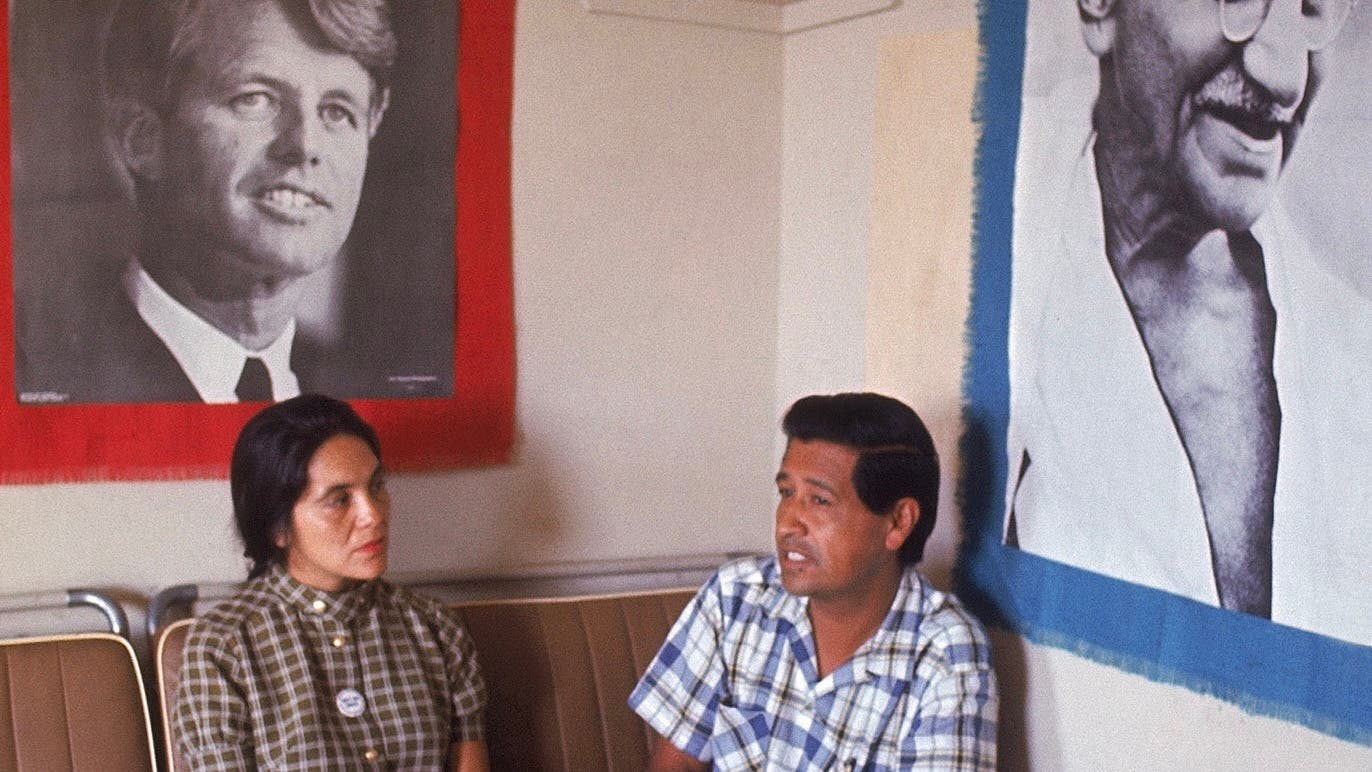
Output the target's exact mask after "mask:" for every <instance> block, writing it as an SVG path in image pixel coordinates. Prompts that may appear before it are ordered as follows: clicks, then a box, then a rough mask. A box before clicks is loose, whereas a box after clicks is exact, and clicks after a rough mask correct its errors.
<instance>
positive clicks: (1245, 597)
mask: <svg viewBox="0 0 1372 772" xmlns="http://www.w3.org/2000/svg"><path fill="white" fill-rule="evenodd" d="M1349 6H1350V3H1349V2H1348V0H1327V1H1325V2H1316V3H1310V2H1299V1H1298V0H1223V1H1221V0H1182V1H1181V2H1177V1H1176V0H1078V2H1077V10H1078V13H1079V16H1080V19H1081V23H1082V32H1083V37H1084V39H1085V42H1086V46H1087V48H1088V49H1089V50H1090V52H1091V53H1092V54H1094V55H1095V57H1097V59H1098V62H1099V79H1098V81H1097V83H1098V84H1099V85H1098V86H1096V87H1094V100H1092V101H1090V102H1078V105H1079V106H1080V107H1081V108H1085V110H1089V117H1088V116H1087V115H1086V114H1084V113H1083V114H1082V115H1081V119H1080V120H1081V124H1080V125H1081V126H1083V128H1086V127H1088V126H1089V128H1090V129H1091V133H1090V135H1089V136H1087V137H1085V138H1083V137H1082V136H1081V135H1076V134H1073V132H1071V131H1067V132H1064V131H1062V126H1063V125H1064V123H1066V124H1067V125H1071V123H1072V120H1073V119H1072V118H1071V117H1070V116H1071V115H1072V110H1073V108H1072V106H1071V104H1072V95H1071V90H1072V89H1073V88H1075V87H1076V84H1069V85H1068V86H1067V87H1065V88H1064V89H1062V90H1061V91H1060V92H1059V93H1058V94H1055V95H1053V97H1052V98H1051V99H1050V103H1049V104H1048V105H1042V106H1040V105H1032V104H1026V107H1025V112H1026V123H1025V138H1026V141H1024V142H1022V147H1024V148H1025V151H1024V152H1025V155H1024V156H1022V157H1021V160H1020V168H1019V176H1020V179H1021V180H1022V184H1021V187H1020V189H1019V190H1018V191H1017V193H1016V213H1017V214H1016V217H1017V220H1016V234H1015V289H1014V300H1013V308H1012V312H1011V313H1012V323H1011V326H1012V330H1013V332H1012V336H1013V340H1012V354H1011V362H1012V370H1013V375H1012V379H1013V381H1012V382H1013V384H1014V386H1013V388H1012V391H1013V396H1012V422H1011V427H1010V444H1009V462H1010V473H1009V490H1008V492H1007V511H1008V512H1009V515H1008V518H1007V527H1006V540H1007V542H1008V543H1010V544H1012V545H1013V544H1018V545H1019V546H1021V547H1023V548H1024V549H1027V550H1030V551H1033V552H1036V553H1039V554H1042V555H1044V556H1047V557H1050V558H1053V559H1056V560H1060V561H1063V562H1066V563H1070V564H1072V565H1075V566H1079V567H1082V568H1087V569H1090V570H1093V571H1098V572H1101V573H1106V574H1110V575H1112V576H1116V577H1119V578H1122V579H1126V580H1128V581H1132V582H1137V583H1140V584H1145V585H1149V586H1152V587H1157V588H1160V589H1164V590H1168V591H1171V592H1175V593H1179V594H1182V595H1185V596H1188V597H1191V598H1194V599H1196V600H1199V601H1203V602H1206V603H1210V604H1215V605H1220V606H1223V607H1224V608H1229V609H1234V610H1238V611H1243V612H1246V613H1249V614H1254V615H1258V616H1262V617H1270V618H1272V619H1275V620H1278V621H1282V622H1286V623H1288V624H1294V625H1297V626H1300V627H1304V628H1307V629H1311V630H1316V631H1320V632H1326V633H1328V634H1332V635H1338V636H1340V637H1346V638H1349V639H1351V640H1358V641H1361V642H1363V643H1372V593H1370V592H1369V591H1368V589H1367V588H1368V587H1369V586H1372V573H1370V572H1372V569H1369V565H1372V563H1370V562H1369V561H1368V560H1366V559H1365V550H1363V551H1359V550H1353V551H1352V552H1350V551H1349V549H1348V548H1349V547H1350V546H1353V545H1357V544H1359V543H1365V542H1366V539H1365V537H1364V536H1362V535H1361V534H1362V533H1363V531H1362V524H1361V522H1360V520H1361V519H1362V518H1361V510H1362V509H1363V505H1364V503H1365V502H1366V501H1367V500H1369V499H1368V496H1369V494H1372V488H1370V487H1369V485H1368V483H1367V478H1368V475H1367V474H1366V471H1367V467H1366V463H1365V462H1364V461H1362V460H1361V458H1362V457H1363V453H1364V451H1363V450H1362V449H1363V448H1365V447H1366V445H1367V442H1368V441H1372V424H1370V423H1369V419H1368V416H1367V411H1366V409H1365V408H1364V407H1363V406H1362V405H1361V404H1360V403H1358V402H1357V401H1356V400H1350V399H1349V397H1350V396H1352V395H1354V394H1357V393H1359V391H1358V389H1359V387H1357V386H1356V385H1355V384H1358V383H1362V382H1363V381H1364V380H1365V378H1366V377H1368V376H1372V358H1369V357H1368V354H1367V352H1368V351H1369V350H1372V336H1369V335H1368V333H1367V331H1366V324H1365V322H1366V316H1365V315H1366V309H1367V307H1368V306H1367V299H1365V298H1361V297H1359V296H1358V295H1357V294H1356V293H1355V292H1354V291H1352V290H1350V289H1349V288H1348V287H1347V286H1345V284H1344V283H1343V282H1340V281H1339V280H1337V279H1336V278H1335V277H1333V276H1330V275H1328V274H1327V272H1326V271H1325V270H1324V269H1323V268H1322V267H1321V265H1320V264H1319V262H1318V261H1316V260H1315V259H1313V257H1312V255H1311V254H1310V253H1309V250H1308V248H1307V247H1306V246H1305V245H1304V244H1303V243H1302V242H1301V240H1300V239H1299V238H1297V237H1296V236H1295V234H1293V233H1292V232H1291V228H1290V226H1289V224H1288V222H1287V220H1286V217H1285V215H1284V214H1283V212H1282V211H1281V207H1280V205H1279V203H1278V200H1277V196H1276V193H1277V183H1278V179H1279V177H1280V176H1281V174H1282V171H1283V170H1284V168H1285V167H1286V164H1287V161H1288V159H1289V158H1290V157H1291V153H1292V148H1293V146H1294V143H1295V140H1296V138H1297V135H1298V134H1299V133H1300V131H1301V129H1302V126H1303V125H1304V122H1305V119H1306V117H1307V115H1308V112H1309V110H1310V106H1311V101H1312V99H1313V98H1314V95H1315V93H1316V91H1317V90H1318V87H1319V85H1320V82H1321V76H1322V74H1323V71H1324V61H1323V59H1322V54H1321V53H1320V50H1321V49H1322V48H1323V47H1324V46H1325V45H1327V44H1328V43H1329V42H1330V41H1331V40H1332V39H1333V37H1334V36H1335V34H1336V33H1337V32H1338V31H1339V29H1340V27H1341V26H1342V25H1343V23H1344V21H1345V19H1346V18H1347V15H1348V10H1349ZM1031 112H1032V113H1034V115H1033V116H1032V117H1031V116H1030V113H1031ZM1065 116H1067V117H1065ZM1038 122H1043V123H1038ZM1055 135H1056V137H1057V139H1055ZM1040 151H1041V153H1040V154H1039V155H1037V156H1035V153H1036V152H1040ZM1064 174H1068V175H1070V178H1069V179H1066V180H1064V179H1063V175H1064Z"/></svg>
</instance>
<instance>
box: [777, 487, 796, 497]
mask: <svg viewBox="0 0 1372 772" xmlns="http://www.w3.org/2000/svg"><path fill="white" fill-rule="evenodd" d="M777 495H778V496H780V497H781V498H783V499H789V498H791V497H792V496H794V495H795V492H794V491H792V490H791V489H790V488H777Z"/></svg>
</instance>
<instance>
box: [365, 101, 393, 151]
mask: <svg viewBox="0 0 1372 772" xmlns="http://www.w3.org/2000/svg"><path fill="white" fill-rule="evenodd" d="M390 106H391V90H390V89H388V88H383V89H381V98H380V99H377V100H376V104H375V105H373V106H372V108H371V111H370V112H369V113H368V114H367V139H376V130H377V129H379V128H381V119H382V118H383V117H384V116H385V115H386V108H387V107H390Z"/></svg>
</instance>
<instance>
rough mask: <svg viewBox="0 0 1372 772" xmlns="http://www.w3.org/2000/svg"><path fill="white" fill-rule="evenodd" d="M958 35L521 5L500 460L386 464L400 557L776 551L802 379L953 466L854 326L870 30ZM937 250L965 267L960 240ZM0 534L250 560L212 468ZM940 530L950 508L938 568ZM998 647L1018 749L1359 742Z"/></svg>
mask: <svg viewBox="0 0 1372 772" xmlns="http://www.w3.org/2000/svg"><path fill="white" fill-rule="evenodd" d="M974 28H975V9H974V5H973V0H947V1H946V2H940V3H937V4H934V3H930V2H927V1H926V0H907V1H906V2H905V3H904V4H903V6H902V7H901V8H900V9H899V10H897V11H895V12H891V13H885V14H880V15H876V16H872V17H869V18H866V19H861V20H857V21H854V22H850V23H847V24H844V25H840V26H835V27H829V28H823V29H818V30H814V31H811V32H806V33H800V34H797V35H793V36H791V37H789V38H787V39H786V40H785V42H784V43H783V42H782V40H781V39H780V38H776V37H773V36H769V35H764V34H757V33H746V32H730V31H726V30H721V29H711V28H700V27H692V26H687V25H681V24H673V23H667V22H653V21H646V20H636V19H631V18H625V17H615V16H590V15H588V14H586V13H585V11H584V10H583V6H582V4H581V2H579V0H523V2H521V3H520V6H519V16H518V33H517V49H518V50H517V55H516V79H515V89H516V100H515V126H514V177H515V179H514V190H513V192H514V207H515V212H514V214H515V218H514V227H515V234H514V236H515V240H514V251H515V265H514V268H515V314H516V323H517V325H518V332H517V350H518V374H519V375H518V399H517V415H518V422H519V427H520V441H519V446H518V448H517V451H516V460H515V462H514V463H513V464H512V465H510V466H507V467H500V468H491V469H481V470H474V471H464V472H453V473H441V474H430V475H410V476H400V477H398V479H396V480H395V482H394V486H393V488H394V493H395V499H396V503H397V506H396V515H397V518H396V523H395V525H394V527H393V536H394V544H393V566H394V568H395V569H397V570H402V571H412V570H437V569H454V570H462V571H473V570H480V569H485V568H496V567H500V568H511V567H518V566H526V565H533V564H539V563H546V562H561V561H569V560H596V559H614V558H621V557H630V556H654V555H668V554H687V553H694V552H702V551H717V550H728V549H767V548H768V544H769V542H770V538H769V535H770V523H769V519H770V518H769V513H770V509H771V505H772V492H771V484H770V478H771V475H772V474H773V472H774V469H775V463H776V458H777V455H776V453H777V450H778V447H779V444H778V440H777V430H776V426H777V419H778V416H779V414H780V411H781V410H782V409H783V408H784V407H785V405H787V404H789V402H790V401H791V400H792V399H793V398H794V397H796V396H799V395H801V394H803V393H808V392H812V391H832V390H837V389H851V388H861V387H863V386H864V384H865V383H868V382H872V383H877V384H879V385H882V386H883V387H884V388H885V387H888V385H891V387H893V388H900V389H910V390H911V393H912V394H914V395H917V396H919V397H920V400H921V409H922V411H923V412H925V413H926V415H928V416H929V417H930V421H931V423H932V424H933V426H932V427H931V428H932V430H933V431H934V434H935V436H936V438H937V440H938V442H939V445H940V450H941V451H942V453H943V454H944V457H945V458H951V457H952V456H951V454H952V453H953V452H954V449H955V448H954V443H955V441H956V437H957V435H958V431H959V427H958V426H957V425H956V417H957V405H956V389H955V388H954V389H953V390H952V391H950V390H949V388H950V387H949V381H948V380H947V379H948V377H949V375H950V372H949V368H948V367H940V368H930V370H932V372H930V373H929V379H932V380H925V379H921V378H916V379H915V380H913V381H910V382H900V383H896V382H894V381H891V380H888V375H889V372H890V370H889V368H887V369H883V368H886V367H887V365H889V362H887V361H886V360H885V358H886V357H889V356H894V355H896V354H895V353H894V352H889V351H883V349H882V347H881V346H875V347H871V346H870V339H871V337H872V335H873V334H874V330H873V329H871V328H872V323H871V322H870V321H869V319H868V313H869V301H868V298H869V294H870V293H869V287H868V286H867V276H868V272H869V266H868V262H869V255H870V250H871V244H872V241H873V225H872V201H873V196H874V193H873V188H874V173H873V168H874V159H875V153H874V149H873V136H874V133H875V131H874V121H875V114H876V108H875V100H876V92H877V88H876V72H877V61H878V53H879V49H880V46H881V43H882V41H883V40H887V39H889V38H891V37H892V36H905V35H912V34H914V35H923V34H932V33H954V34H956V33H964V34H965V33H967V32H968V31H970V30H974ZM957 119H958V120H963V119H965V116H957ZM783 127H784V129H783ZM968 163H970V159H969V160H968ZM931 259H938V260H940V261H948V262H946V263H941V264H940V265H939V270H940V271H945V272H953V274H956V273H957V272H959V271H960V272H963V273H965V271H966V252H965V251H964V252H962V253H961V254H959V253H957V251H956V250H951V251H948V250H945V251H944V252H941V253H939V256H938V257H937V258H931ZM941 294H943V295H945V296H946V297H944V300H945V301H947V302H946V303H943V304H941V310H940V312H939V313H940V314H941V316H940V317H939V322H938V324H937V325H930V319H929V318H928V317H922V318H920V319H918V320H917V322H919V323H922V324H925V325H926V326H930V327H931V329H932V331H931V332H929V337H928V338H927V339H925V340H923V341H922V342H923V345H925V346H931V347H935V348H940V347H941V348H943V349H944V353H945V354H946V353H947V352H949V351H953V352H960V351H961V348H960V347H961V346H962V331H961V329H960V328H954V327H956V325H951V326H950V325H949V324H948V323H947V321H946V318H945V316H943V315H946V314H947V313H948V310H947V306H949V305H950V304H951V306H953V307H956V306H957V304H958V302H965V298H958V297H948V295H950V291H948V290H944V291H942V293H941ZM951 294H952V295H956V292H951ZM939 330H941V331H939ZM960 357H961V354H957V356H956V357H955V359H960ZM869 360H875V361H869ZM926 402H928V403H932V404H926ZM383 439H384V438H383ZM947 498H949V499H951V496H950V497H947ZM0 533H3V534H4V535H3V538H0V592H23V591H30V590H40V589H50V588H57V587H69V586H75V585H97V586H103V587H116V588H124V589H126V590H129V591H132V592H136V593H147V592H150V591H152V590H153V589H155V588H158V587H161V586H165V585H168V584H171V583H175V582H182V581H191V580H227V579H233V578H237V577H239V576H241V574H242V566H241V562H240V560H239V558H238V556H237V548H236V545H235V544H234V541H233V539H232V535H231V530H230V525H229V510H228V491H227V485H226V484H225V483H224V482H222V481H203V482H190V483H187V482H179V483H100V484H85V485H53V486H6V487H0ZM956 538H957V534H956V528H955V517H954V516H953V515H951V514H949V510H945V511H944V513H943V514H942V517H941V523H940V526H939V530H938V533H937V534H936V537H935V539H936V545H937V547H936V549H935V550H934V553H933V554H931V556H930V558H929V561H928V562H929V568H930V569H931V572H932V573H933V574H934V575H935V576H943V577H946V575H947V569H948V566H949V565H950V563H951V557H952V552H953V545H954V544H956ZM997 654H998V656H1000V657H1001V667H1002V670H1003V674H1002V677H1003V680H1004V682H1005V692H1006V705H1005V711H1004V716H1003V723H1004V726H1005V732H1004V739H1003V747H1004V749H1005V752H1004V756H1005V758H1006V761H1007V764H1006V766H1007V767H1009V768H1012V769H1013V768H1027V767H1031V766H1032V767H1033V768H1036V769H1095V768H1112V767H1116V768H1117V767H1120V766H1122V765H1124V766H1129V767H1131V768H1143V769H1148V768H1156V769H1171V768H1213V769H1242V768H1270V767H1282V766H1297V765H1298V764H1300V763H1301V762H1303V761H1305V760H1308V759H1318V760H1319V764H1320V766H1322V767H1324V768H1340V767H1342V768H1358V767H1360V768H1367V767H1368V766H1369V763H1370V762H1372V755H1370V754H1369V751H1368V749H1366V748H1359V747H1355V746H1352V745H1349V744H1347V743H1342V742H1339V741H1336V740H1333V739H1331V738H1328V737H1325V736H1322V735H1318V734H1316V733H1313V732H1310V731H1308V730H1305V729H1302V728H1300V727H1295V726H1292V725H1289V724H1285V723H1282V722H1278V721H1273V720H1270V719H1263V718H1255V717H1252V716H1249V715H1246V714H1244V713H1243V712H1242V711H1241V710H1239V709H1238V708H1236V707H1234V706H1232V705H1229V704H1226V703H1222V702H1218V701H1215V700H1211V699H1208V698H1203V697H1200V696H1198V695H1195V694H1192V693H1190V692H1186V691H1184V690H1181V689H1177V688H1175V687H1170V686H1163V685H1158V684H1153V683H1150V682H1148V681H1146V680H1144V679H1141V678H1137V677H1134V676H1131V675H1127V674H1123V673H1120V672H1118V671H1115V670H1112V669H1110V668H1106V667H1103V666H1099V665H1096V664H1093V663H1090V662H1087V661H1084V660H1081V659H1079V658H1077V657H1074V656H1072V655H1070V654H1067V653H1064V652H1060V651H1056V650H1051V649H1045V648H1039V647H1032V646H1026V645H1025V644H1024V643H1023V641H1021V640H1019V639H1017V638H1014V637H1012V636H1006V635H1000V636H998V641H997Z"/></svg>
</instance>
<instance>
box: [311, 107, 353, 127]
mask: <svg viewBox="0 0 1372 772" xmlns="http://www.w3.org/2000/svg"><path fill="white" fill-rule="evenodd" d="M319 117H320V118H322V119H323V120H324V123H325V124H327V125H329V126H333V127H344V126H346V127H348V128H353V129H355V128H357V116H356V115H354V114H353V111H352V110H349V109H348V108H346V107H343V106H342V105H324V106H323V107H321V108H320V109H319Z"/></svg>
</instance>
